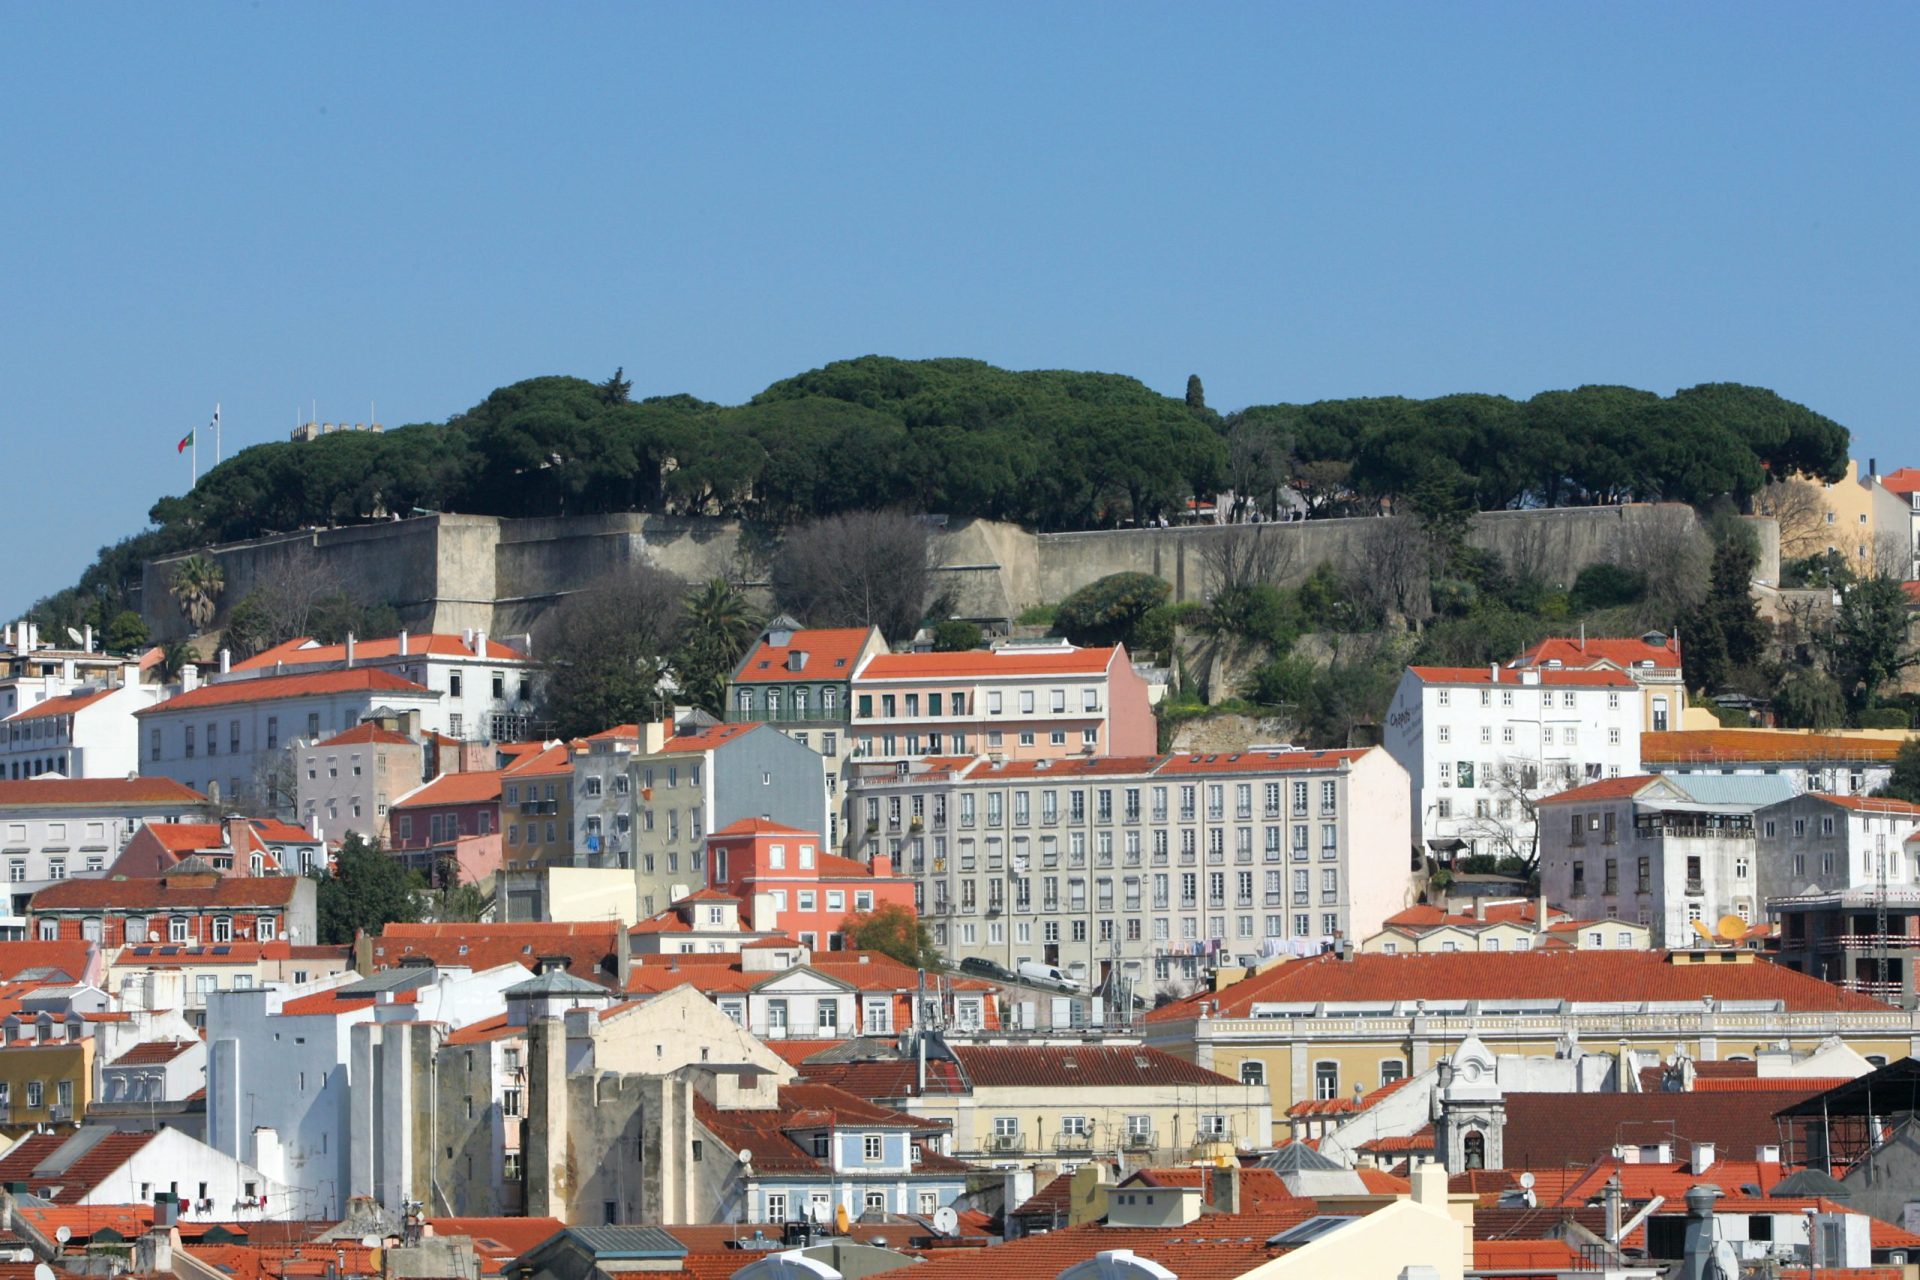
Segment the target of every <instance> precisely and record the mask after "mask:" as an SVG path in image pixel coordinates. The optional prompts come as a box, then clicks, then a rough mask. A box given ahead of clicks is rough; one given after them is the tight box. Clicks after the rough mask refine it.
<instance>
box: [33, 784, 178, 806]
mask: <svg viewBox="0 0 1920 1280" xmlns="http://www.w3.org/2000/svg"><path fill="white" fill-rule="evenodd" d="M206 802H207V798H206V797H205V796H203V795H201V794H200V793H199V792H198V791H195V790H193V789H192V788H191V787H183V786H181V785H180V784H179V783H177V782H175V781H174V780H173V779H172V778H38V779H29V780H27V781H24V782H0V807H4V806H8V805H94V804H98V805H129V804H205V803H206Z"/></svg>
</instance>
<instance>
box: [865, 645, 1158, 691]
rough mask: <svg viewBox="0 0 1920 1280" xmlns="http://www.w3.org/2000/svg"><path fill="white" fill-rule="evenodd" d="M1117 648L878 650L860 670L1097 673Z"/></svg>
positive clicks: (919, 676) (986, 675)
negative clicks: (950, 650) (943, 651)
mask: <svg viewBox="0 0 1920 1280" xmlns="http://www.w3.org/2000/svg"><path fill="white" fill-rule="evenodd" d="M1120 652H1121V650H1120V649H1119V648H1118V647H1114V648H1098V649H1071V648H1061V649H1027V648H1005V649H966V650H963V651H961V652H958V653H880V654H875V655H874V656H873V658H872V660H871V661H869V662H868V663H867V665H866V667H865V668H864V669H862V671H861V672H860V680H861V683H865V682H866V681H868V680H982V679H985V680H991V679H994V678H996V677H1003V676H1075V675H1079V676H1090V675H1100V674H1101V673H1103V672H1105V671H1106V670H1107V669H1108V668H1109V667H1111V666H1112V665H1113V662H1114V659H1115V657H1116V655H1118V654H1119V653H1120Z"/></svg>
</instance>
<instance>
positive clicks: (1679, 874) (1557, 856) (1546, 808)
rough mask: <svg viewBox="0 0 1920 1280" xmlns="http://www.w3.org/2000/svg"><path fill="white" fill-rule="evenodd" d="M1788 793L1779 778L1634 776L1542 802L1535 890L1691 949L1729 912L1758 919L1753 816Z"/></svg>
mask: <svg viewBox="0 0 1920 1280" xmlns="http://www.w3.org/2000/svg"><path fill="white" fill-rule="evenodd" d="M1792 794H1793V784H1792V783H1791V782H1789V781H1788V780H1787V779H1785V778H1779V777H1720V776H1715V775H1709V774H1701V775H1695V776H1689V777H1679V778H1664V777H1659V776H1648V775H1644V774H1634V775H1630V776H1626V777H1620V778H1608V779H1603V780H1602V781H1600V782H1591V783H1587V784H1585V785H1583V786H1579V787H1575V788H1573V789H1571V790H1568V791H1562V792H1560V793H1559V794H1558V795H1554V796H1549V797H1547V798H1545V799H1543V800H1542V801H1541V802H1540V811H1539V812H1540V887H1541V888H1542V889H1543V890H1544V891H1545V893H1546V895H1547V897H1548V899H1549V900H1550V901H1553V902H1557V903H1559V904H1561V905H1562V906H1563V907H1565V908H1566V909H1567V910H1568V911H1570V912H1572V913H1574V914H1575V915H1577V916H1581V917H1585V918H1594V919H1617V920H1629V921H1634V922H1636V923H1639V924H1643V925H1646V926H1647V927H1648V928H1649V929H1650V930H1651V935H1652V936H1651V942H1652V944H1653V945H1654V946H1656V947H1690V946H1697V945H1699V943H1700V941H1701V938H1700V935H1699V933H1698V931H1697V930H1695V928H1694V925H1696V924H1699V925H1702V926H1704V927H1705V928H1707V929H1708V930H1712V929H1713V928H1714V926H1715V924H1716V922H1717V921H1719V920H1721V919H1722V918H1723V917H1726V916H1730V915H1734V916H1739V917H1740V919H1741V920H1743V921H1745V922H1747V923H1748V924H1758V923H1761V922H1763V921H1764V920H1765V918H1766V896H1765V892H1764V885H1763V883H1762V880H1761V875H1760V868H1759V865H1758V861H1757V847H1756V840H1755V834H1756V823H1755V820H1754V814H1755V812H1756V811H1758V810H1760V809H1761V808H1763V807H1764V806H1766V805H1770V804H1773V803H1775V802H1776V801H1779V800H1783V799H1785V798H1787V797H1788V796H1791V795H1792Z"/></svg>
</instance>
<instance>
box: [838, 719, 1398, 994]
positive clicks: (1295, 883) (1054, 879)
mask: <svg viewBox="0 0 1920 1280" xmlns="http://www.w3.org/2000/svg"><path fill="white" fill-rule="evenodd" d="M851 785H852V793H851V800H852V808H853V813H854V823H855V827H856V832H855V834H856V838H857V839H858V840H859V841H860V843H861V845H862V847H863V849H864V851H865V853H866V854H867V856H868V857H871V856H872V855H874V854H876V853H886V854H889V855H891V856H892V857H893V859H894V865H895V866H896V867H897V868H899V869H901V870H902V871H904V872H906V873H908V874H910V875H912V876H913V877H914V879H915V881H916V884H917V892H918V895H919V906H920V910H921V913H922V914H923V915H924V916H925V917H926V918H927V919H928V921H929V923H930V926H931V928H932V930H933V935H934V941H935V943H936V944H937V945H939V947H940V948H941V949H942V950H943V951H944V952H945V953H946V954H947V956H948V958H949V959H951V960H955V961H958V960H960V959H963V958H966V957H968V956H978V957H983V958H985V959H989V960H992V961H994V962H995V963H998V964H1001V965H1003V966H1005V967H1007V968H1009V969H1015V968H1017V966H1018V965H1020V964H1021V963H1023V962H1033V963H1041V964H1051V965H1056V966H1058V967H1059V968H1060V969H1061V970H1062V971H1064V972H1066V973H1068V974H1070V975H1073V976H1075V977H1076V978H1078V979H1079V980H1080V981H1082V982H1086V983H1089V984H1092V985H1098V984H1100V983H1101V982H1103V981H1104V980H1105V979H1106V978H1107V977H1108V976H1109V974H1110V973H1111V972H1112V971H1113V970H1114V969H1115V968H1116V967H1117V968H1118V970H1119V972H1120V975H1121V976H1123V977H1127V978H1129V979H1131V980H1133V981H1136V982H1140V983H1148V982H1160V981H1173V982H1183V981H1191V980H1193V979H1195V978H1198V977H1200V976H1201V975H1202V974H1204V972H1205V971H1206V970H1207V969H1208V968H1209V967H1211V966H1213V965H1217V964H1221V963H1230V962H1234V961H1235V960H1236V959H1237V958H1238V957H1242V956H1275V955H1283V954H1293V955H1306V954H1312V953H1315V952H1319V951H1321V950H1324V949H1326V948H1328V947H1331V946H1335V945H1338V944H1339V943H1340V942H1341V941H1342V940H1344V939H1354V940H1357V939H1359V938H1362V937H1366V936H1368V935H1370V934H1372V933H1374V932H1376V931H1377V930H1378V929H1379V928H1380V926H1381V923H1382V922H1383V921H1384V920H1385V919H1386V918H1387V917H1388V916H1390V915H1392V914H1393V913H1394V912H1396V911H1399V910H1401V909H1402V908H1403V907H1405V906H1406V905H1407V904H1408V901H1409V897H1408V894H1409V870H1410V865H1411V857H1410V853H1409V846H1408V837H1407V832H1408V830H1409V829H1410V827H1411V825H1412V819H1411V817H1410V816H1409V813H1408V786H1407V777H1406V773H1405V771H1404V770H1403V769H1402V768H1401V767H1400V766H1399V765H1398V764H1397V763H1396V762H1395V761H1394V760H1393V759H1392V758H1391V757H1390V756H1388V755H1387V753H1386V752H1385V751H1383V750H1381V749H1379V748H1377V747H1374V748H1368V749H1365V750H1347V751H1300V750H1294V749H1291V748H1253V749H1250V750H1247V751H1240V752H1233V753H1219V754H1209V755H1192V754H1188V755H1176V756H1094V757H1089V758H1086V759H1080V760H1051V761H1049V760H1020V761H993V760H989V759H985V758H982V757H977V756H976V757H948V758H940V759H931V760H923V761H918V762H913V763H903V764H895V765H881V764H877V763H866V764H863V763H859V762H856V763H855V765H854V770H853V779H852V784H851Z"/></svg>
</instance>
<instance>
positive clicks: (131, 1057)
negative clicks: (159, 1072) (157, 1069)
mask: <svg viewBox="0 0 1920 1280" xmlns="http://www.w3.org/2000/svg"><path fill="white" fill-rule="evenodd" d="M199 1043H200V1042H199V1041H198V1040H143V1041H141V1042H140V1043H139V1044H137V1045H135V1046H133V1048H131V1049H129V1050H127V1051H126V1052H125V1053H123V1054H121V1055H120V1056H119V1057H117V1058H115V1059H114V1060H113V1061H112V1062H109V1063H108V1064H107V1065H108V1066H110V1067H151V1066H158V1065H160V1064H161V1063H163V1062H172V1061H173V1060H174V1059H175V1058H177V1057H179V1056H180V1055H181V1054H183V1053H185V1052H186V1051H187V1050H189V1049H191V1048H193V1047H194V1046H195V1045H197V1044H199Z"/></svg>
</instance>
